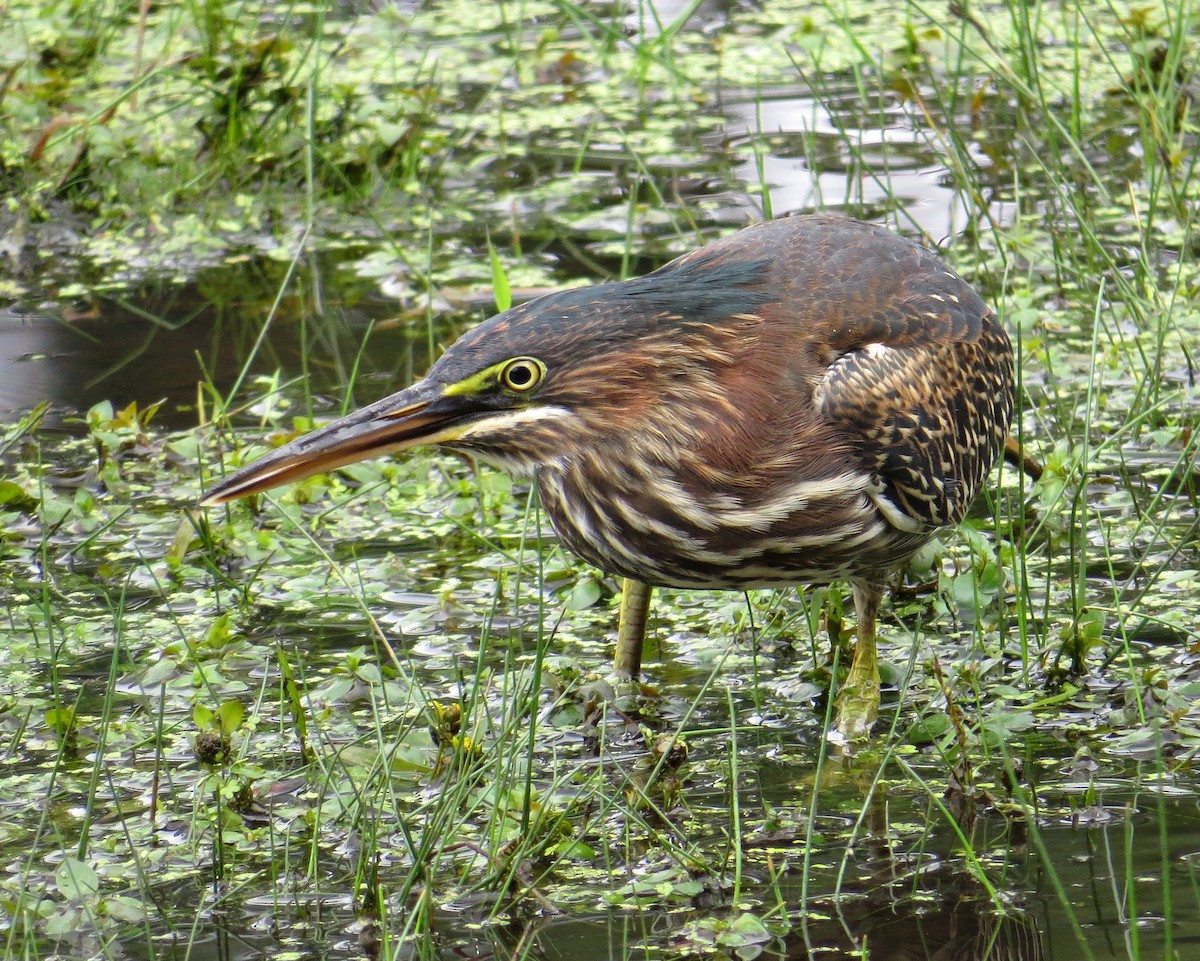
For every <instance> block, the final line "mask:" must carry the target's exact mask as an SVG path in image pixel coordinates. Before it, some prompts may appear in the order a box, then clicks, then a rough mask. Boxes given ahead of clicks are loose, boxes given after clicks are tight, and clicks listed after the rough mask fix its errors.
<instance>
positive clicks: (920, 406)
mask: <svg viewBox="0 0 1200 961" xmlns="http://www.w3.org/2000/svg"><path fill="white" fill-rule="evenodd" d="M1012 407H1013V355H1012V347H1011V345H1010V343H1009V340H1008V337H1007V335H1006V334H1005V332H1004V329H1003V327H1002V326H1001V325H1000V323H999V322H998V321H997V319H996V316H995V314H993V313H992V311H991V310H989V309H988V307H987V306H986V305H985V304H984V302H983V300H982V299H981V298H980V297H979V295H978V294H977V293H976V292H975V291H974V290H973V289H972V288H971V287H970V286H968V285H967V283H966V282H965V281H963V280H962V279H961V278H960V277H958V276H957V275H956V274H955V273H954V272H952V271H951V270H950V269H949V268H948V267H947V266H946V265H945V264H944V263H943V262H942V261H941V260H940V259H939V258H938V257H937V256H936V255H935V254H934V253H932V252H931V251H929V250H927V249H926V248H924V247H922V246H920V245H918V244H916V243H913V242H912V241H909V240H906V239H903V238H901V237H899V236H897V235H895V234H893V233H891V232H890V231H888V230H886V229H884V228H882V227H878V226H873V225H871V224H866V223H861V222H859V221H855V220H849V219H844V218H839V217H832V216H823V215H821V216H797V217H791V218H786V219H781V220H774V221H769V222H766V223H760V224H757V225H755V226H751V227H747V228H745V229H743V230H741V231H738V232H737V233H734V234H732V235H730V236H728V237H726V238H724V239H722V240H719V241H716V242H715V243H712V244H709V245H708V246H705V247H703V248H701V249H699V250H696V251H694V252H692V253H690V254H687V255H685V256H683V257H680V258H679V259H677V260H674V261H672V262H671V263H668V264H667V265H666V266H664V267H662V268H660V269H658V270H656V271H654V272H653V273H650V274H647V275H645V276H643V277H639V278H635V279H633V280H626V281H623V282H619V283H605V284H600V285H597V286H593V287H585V288H580V289H576V290H567V291H563V292H560V293H554V294H549V295H547V296H544V297H540V298H538V299H536V300H533V301H530V302H529V303H526V304H523V305H521V306H519V307H514V308H512V309H511V310H507V311H505V312H503V313H501V314H498V315H497V316H495V317H492V318H491V319H490V320H487V321H485V322H484V323H482V324H480V325H479V326H478V327H476V328H474V329H473V330H471V331H469V332H468V333H466V334H465V335H463V336H462V337H461V338H460V339H459V340H458V341H456V342H455V343H454V344H452V345H451V346H450V348H449V349H447V351H446V352H445V353H444V354H443V355H442V357H441V358H440V359H439V360H438V361H437V363H435V364H434V365H433V367H432V368H431V369H430V371H429V373H428V375H427V376H426V377H425V379H424V380H422V381H420V382H418V383H416V384H414V385H412V386H411V387H408V388H406V389H404V390H402V391H399V392H398V393H395V394H392V395H391V396H390V397H387V398H385V399H383V400H380V401H377V402H376V403H373V404H370V405H369V406H367V407H364V408H362V409H361V410H358V411H356V412H354V413H352V414H349V415H348V416H346V417H343V418H341V419H340V420H337V421H335V422H333V423H331V424H329V425H327V426H325V427H322V428H320V429H318V430H315V431H313V432H312V433H310V434H307V435H305V436H303V437H300V438H298V439H297V440H294V441H292V442H291V443H289V444H286V445H285V446H283V447H280V448H279V449H278V450H275V451H273V452H271V453H269V454H267V455H265V456H264V457H262V458H261V459H259V460H258V461H256V462H254V463H252V464H250V465H249V466H247V467H245V468H243V469H241V470H239V471H238V472H236V473H235V474H233V475H232V476H230V477H227V478H225V479H224V480H222V481H221V482H220V483H218V484H217V485H216V486H215V487H213V488H212V489H211V490H209V491H208V493H207V494H206V496H205V498H204V501H203V505H204V506H211V505H214V504H221V503H224V502H226V501H230V500H233V499H235V498H238V497H245V496H247V495H250V494H255V493H258V492H259V491H263V490H266V489H268V488H271V487H275V486H277V485H279V484H285V483H288V482H289V481H295V480H298V479H300V478H302V477H306V476H308V475H309V474H313V473H317V472H321V471H328V470H331V469H333V468H335V467H339V466H341V465H344V464H349V463H352V462H354V461H358V460H361V459H363V458H366V457H371V456H374V455H377V454H382V453H384V452H386V451H395V450H403V449H404V448H408V447H413V446H416V445H419V444H436V445H440V446H442V447H446V448H449V449H451V450H455V451H459V452H462V453H466V454H470V455H473V456H475V457H478V458H479V459H481V460H484V461H487V462H489V463H492V464H494V465H496V466H498V467H500V468H502V469H503V470H506V471H509V472H510V473H512V474H515V475H520V476H530V475H532V476H533V477H535V478H536V483H537V488H538V492H539V494H540V497H541V503H542V506H543V508H544V509H545V511H546V513H547V514H548V515H549V517H550V521H551V523H552V524H553V526H554V529H555V531H556V532H557V533H558V536H559V538H560V540H561V542H562V543H563V544H564V545H565V546H566V547H567V548H568V549H569V550H571V551H573V552H574V553H575V554H577V555H578V556H580V557H582V558H583V559H584V560H586V561H588V562H589V563H591V564H594V565H595V566H596V567H599V568H601V569H602V570H605V571H609V572H611V573H615V574H620V575H621V576H623V577H624V578H625V584H624V587H625V592H624V596H623V598H622V604H621V618H620V621H621V622H620V627H619V630H618V641H617V657H616V664H615V667H616V670H617V672H618V673H621V674H624V675H636V674H637V673H638V672H639V671H640V668H641V649H642V642H643V638H644V634H645V624H646V614H647V610H648V605H649V597H650V589H651V587H652V586H653V585H659V586H670V587H686V588H713V589H719V590H739V591H740V590H747V589H750V588H765V587H780V586H784V585H789V584H794V583H796V582H807V583H822V584H823V583H829V582H831V581H843V582H848V583H849V585H850V587H851V591H852V594H853V598H854V606H855V611H856V614H857V644H856V648H855V654H854V658H853V662H852V664H851V667H850V671H849V674H848V676H847V678H846V680H845V682H844V683H843V685H842V688H841V691H840V692H839V695H838V715H839V719H838V729H839V731H840V732H841V733H842V734H843V735H844V736H845V737H847V738H848V739H855V738H860V737H863V736H865V735H866V734H867V733H868V732H869V730H870V727H871V725H872V724H873V723H874V721H875V718H876V716H877V713H878V707H879V671H878V666H877V660H876V646H875V621H876V616H877V613H878V610H879V605H880V601H881V599H882V596H883V592H884V587H885V584H886V582H887V581H888V579H889V577H890V576H891V575H892V574H894V573H895V572H896V571H897V570H898V569H899V568H901V567H903V565H904V564H905V563H906V562H907V561H908V560H909V559H910V558H911V557H912V555H913V554H914V553H915V552H916V551H917V550H918V549H919V548H920V547H921V546H922V545H923V544H925V543H926V542H927V541H929V539H930V538H931V537H932V536H933V535H934V533H935V532H936V531H937V530H938V529H939V528H942V527H944V526H946V525H948V524H955V523H957V522H958V521H960V520H962V518H963V516H964V515H965V514H966V511H967V508H968V506H969V505H970V503H971V500H972V499H973V498H974V497H975V495H976V493H977V492H978V491H979V489H980V488H981V486H982V485H983V483H984V480H985V478H986V476H987V474H988V472H989V470H990V469H991V468H992V466H993V465H994V464H995V462H996V460H997V458H998V457H999V455H1000V451H1001V450H1002V448H1003V447H1004V442H1005V437H1006V436H1007V432H1008V421H1009V416H1010V415H1011V413H1012Z"/></svg>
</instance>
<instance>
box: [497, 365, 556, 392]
mask: <svg viewBox="0 0 1200 961" xmlns="http://www.w3.org/2000/svg"><path fill="white" fill-rule="evenodd" d="M545 376H546V365H545V364H543V363H542V362H541V361H540V360H534V358H532V357H514V358H513V359H512V360H510V361H509V362H508V363H506V364H505V365H504V366H503V367H501V368H500V383H501V384H503V385H504V386H505V387H506V388H508V389H509V390H511V391H514V392H515V393H518V394H527V393H529V392H530V391H531V390H533V389H534V388H535V387H537V385H538V384H540V383H541V382H542V378H544V377H545Z"/></svg>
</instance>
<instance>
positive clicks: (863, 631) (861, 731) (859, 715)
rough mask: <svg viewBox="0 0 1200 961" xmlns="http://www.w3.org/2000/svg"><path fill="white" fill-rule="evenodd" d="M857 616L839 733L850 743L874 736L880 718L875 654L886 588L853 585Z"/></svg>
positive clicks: (839, 703) (839, 699)
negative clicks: (869, 735) (855, 637)
mask: <svg viewBox="0 0 1200 961" xmlns="http://www.w3.org/2000/svg"><path fill="white" fill-rule="evenodd" d="M851 590H852V591H853V593H854V612H855V614H856V615H857V617H858V625H857V634H858V643H856V644H855V645H854V660H853V662H851V664H850V673H849V674H847V675H846V680H845V681H844V682H843V683H842V688H841V690H840V691H838V697H837V720H836V722H835V724H834V727H835V730H836V731H837V732H838V733H839V734H841V735H842V737H844V738H845V739H846V740H847V741H858V740H861V739H862V738H865V737H866V736H867V735H868V734H870V733H871V727H872V725H874V723H875V719H876V718H877V717H878V716H879V662H878V658H877V656H876V650H875V618H876V616H877V615H878V614H879V602H880V601H881V600H882V599H883V586H882V585H881V584H877V583H868V582H859V583H855V584H852V585H851Z"/></svg>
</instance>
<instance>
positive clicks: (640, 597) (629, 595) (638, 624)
mask: <svg viewBox="0 0 1200 961" xmlns="http://www.w3.org/2000/svg"><path fill="white" fill-rule="evenodd" d="M653 590H654V588H652V587H651V586H650V585H649V584H643V583H641V582H640V581H634V580H630V579H629V578H628V577H626V578H624V579H623V580H622V581H621V618H620V621H619V622H618V625H617V653H616V654H615V655H614V656H613V672H614V673H615V674H616V675H617V676H618V677H625V678H636V677H637V676H638V675H639V674H641V673H642V645H643V644H644V643H645V641H646V620H647V618H648V617H649V616H650V593H651V592H652V591H653Z"/></svg>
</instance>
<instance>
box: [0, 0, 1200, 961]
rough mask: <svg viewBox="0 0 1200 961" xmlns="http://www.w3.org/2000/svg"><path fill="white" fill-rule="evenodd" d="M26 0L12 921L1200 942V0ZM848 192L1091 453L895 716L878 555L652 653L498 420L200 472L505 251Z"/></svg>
mask: <svg viewBox="0 0 1200 961" xmlns="http://www.w3.org/2000/svg"><path fill="white" fill-rule="evenodd" d="M7 13H8V16H9V17H11V18H12V21H11V22H12V24H14V25H15V26H14V29H12V30H11V31H6V34H7V35H6V37H5V38H4V39H3V41H0V79H2V80H3V82H2V83H0V182H3V184H4V187H5V193H6V201H7V202H6V205H5V207H4V209H3V210H2V211H0V232H2V233H3V238H4V239H3V242H2V244H3V246H2V250H3V254H4V260H3V267H2V269H0V295H2V296H3V298H4V304H5V306H4V307H3V310H2V311H0V344H2V345H3V350H2V351H0V409H2V410H4V411H5V415H4V418H3V420H2V421H0V425H2V426H0V598H2V601H0V633H2V634H3V643H2V644H0V664H2V665H3V667H2V668H0V731H2V732H3V734H4V754H3V759H4V773H3V776H2V777H0V805H2V806H3V810H4V818H3V821H2V823H0V851H2V852H3V864H4V865H5V871H4V872H3V873H0V937H2V940H3V944H4V955H3V956H4V957H5V958H47V957H61V958H77V957H137V958H143V957H144V958H150V957H154V958H165V959H175V958H179V959H182V958H188V957H191V958H195V957H206V956H211V957H222V958H255V957H264V956H266V957H287V956H296V957H329V958H343V957H345V958H349V957H361V956H364V955H365V956H369V957H404V958H408V957H421V958H443V957H444V958H449V957H457V956H463V955H467V956H472V957H492V956H499V957H530V958H542V957H545V958H555V957H571V958H609V957H670V958H685V957H696V956H705V957H738V958H753V957H758V956H767V957H789V958H807V957H822V958H863V957H866V958H872V959H891V958H895V959H900V958H904V959H913V958H942V957H954V958H996V959H1000V958H1022V959H1038V958H1046V959H1054V961H1068V959H1072V961H1073V959H1118V958H1120V959H1126V958H1132V959H1158V958H1164V959H1171V958H1179V959H1187V958H1189V957H1192V956H1193V955H1194V954H1195V952H1196V951H1197V950H1200V949H1198V948H1197V943H1198V942H1200V920H1197V919H1198V918H1200V805H1198V803H1197V789H1198V782H1200V778H1198V776H1197V770H1196V752H1197V749H1198V747H1200V702H1198V698H1200V657H1198V654H1200V574H1198V573H1197V572H1198V570H1200V519H1198V518H1200V513H1198V511H1197V500H1198V497H1200V470H1198V467H1197V465H1198V462H1200V458H1198V456H1197V450H1198V445H1200V441H1198V440H1197V433H1196V424H1197V420H1198V419H1200V418H1198V415H1197V387H1196V345H1197V344H1200V271H1198V270H1197V267H1196V255H1197V253H1198V252H1200V241H1198V239H1197V233H1196V231H1195V229H1194V222H1195V219H1196V214H1197V212H1198V211H1200V179H1198V178H1197V170H1196V164H1197V158H1198V152H1197V141H1198V136H1197V126H1196V125H1197V113H1196V110H1197V108H1196V103H1195V101H1196V95H1197V93H1198V91H1200V78H1198V77H1197V76H1196V75H1195V73H1194V72H1193V67H1192V64H1193V62H1194V58H1195V41H1194V37H1195V36H1197V35H1200V30H1198V29H1197V28H1198V27H1200V24H1198V23H1197V21H1198V19H1200V11H1197V9H1196V8H1195V6H1194V5H1193V4H1191V3H1190V2H1187V0H1178V2H1174V3H1164V4H1162V5H1154V6H1143V7H1136V8H1120V7H1114V6H1110V5H1105V4H1096V5H1094V6H1093V5H1089V4H1086V3H1078V4H1062V5H1042V6H1037V5H1030V4H1020V3H1016V2H1013V3H1011V4H996V5H992V6H988V7H972V8H970V9H966V8H958V7H951V8H938V9H936V10H935V9H933V8H929V7H926V6H925V5H923V4H921V3H916V2H908V3H902V2H896V3H888V2H872V3H863V4H861V5H856V4H853V3H844V4H836V5H822V4H819V3H801V2H775V0H766V2H763V3H761V4H755V5H751V4H740V3H728V4H723V3H695V2H693V3H675V4H671V3H667V2H660V3H658V4H657V5H651V4H649V3H629V4H619V3H618V4H600V3H596V4H591V3H580V4H574V3H567V2H564V0H560V2H545V3H539V2H526V3H520V2H496V3H492V4H478V3H456V2H445V3H439V4H404V3H398V4H394V5H392V6H388V7H386V8H379V9H375V8H371V9H361V10H360V9H354V8H353V5H343V6H339V7H338V8H336V9H332V8H326V7H324V6H321V5H314V6H304V7H301V6H284V7H280V6H279V5H276V4H271V5H263V6H254V5H222V4H206V5H204V6H202V7H201V6H189V5H179V6H176V5H163V6H161V7H153V8H147V9H146V10H145V11H144V15H141V14H140V13H139V11H138V10H137V9H126V8H125V7H122V6H120V5H117V4H91V5H84V6H83V7H81V6H79V5H73V4H66V3H63V4H57V3H51V4H45V3H42V4H19V3H14V4H10V5H9V8H8V10H7ZM465 24H470V25H471V27H470V28H469V29H465V28H464V25H465ZM811 209H829V210H835V211H840V212H844V213H846V214H849V215H853V216H859V217H863V218H867V219H872V220H877V221H880V222H884V223H888V224H890V225H892V226H894V227H895V228H896V229H898V230H900V231H901V232H903V233H906V234H909V235H912V236H925V237H926V238H927V239H928V240H929V241H931V242H933V243H936V244H938V245H939V246H941V247H942V249H943V250H944V253H945V256H946V257H947V258H948V259H949V260H950V261H951V262H952V263H953V264H954V266H955V267H956V268H957V269H958V270H959V271H960V272H961V273H963V274H964V276H966V277H968V278H969V279H970V280H971V281H972V282H973V283H975V284H976V285H977V286H978V287H979V289H980V290H981V291H982V292H983V293H984V295H985V297H986V299H987V300H988V301H989V302H990V303H992V304H993V305H994V306H995V308H996V309H997V311H998V313H999V314H1000V316H1001V317H1002V319H1003V320H1004V322H1005V324H1006V326H1007V327H1008V329H1009V331H1010V333H1011V334H1012V336H1013V338H1014V344H1015V346H1016V348H1017V351H1018V358H1019V368H1020V376H1021V391H1020V395H1019V411H1020V413H1019V416H1018V418H1017V419H1016V421H1015V422H1014V425H1013V431H1014V434H1015V435H1016V436H1018V437H1019V438H1020V439H1021V441H1022V443H1023V444H1024V446H1025V448H1026V450H1027V451H1028V452H1029V453H1030V454H1031V455H1032V456H1034V457H1035V458H1037V459H1038V460H1040V461H1041V462H1042V463H1043V464H1044V466H1045V468H1046V471H1045V473H1044V474H1043V476H1042V477H1041V479H1040V480H1037V481H1033V480H1031V479H1029V478H1028V477H1026V476H1024V475H1022V474H1019V473H1016V472H1014V471H1013V470H1012V469H1011V468H1008V467H1006V468H1004V469H1002V470H998V471H997V472H996V475H995V477H994V480H993V483H992V484H990V485H989V489H988V491H987V492H986V493H985V495H984V496H983V497H981V498H980V501H979V503H978V504H977V505H976V507H975V509H974V510H973V512H972V515H971V517H970V519H969V520H968V522H967V523H966V524H964V525H963V527H962V529H960V530H958V531H947V532H946V533H945V534H944V535H943V536H942V537H941V538H940V540H939V542H938V543H937V544H936V545H934V546H933V547H931V548H930V549H929V550H927V551H925V552H924V553H923V554H922V555H921V556H920V557H919V558H918V559H917V561H915V562H914V564H913V568H912V570H910V571H909V572H907V573H906V575H905V578H904V581H903V583H902V584H900V585H898V586H897V588H896V589H895V590H894V591H893V592H892V597H891V600H890V601H889V602H888V603H887V605H886V606H885V610H884V612H883V615H882V622H881V634H882V638H881V642H882V656H883V660H884V665H883V666H884V670H885V681H886V682H888V685H889V686H888V690H887V691H886V692H885V711H884V717H883V720H882V722H881V725H880V733H879V734H878V736H877V737H876V739H875V740H874V741H873V742H872V743H871V745H870V747H869V748H866V749H864V750H860V751H859V752H857V753H856V754H855V755H854V756H853V757H850V758H846V757H843V756H840V755H838V754H837V753H836V752H834V751H833V750H832V749H831V747H830V746H829V744H828V742H827V740H826V737H825V734H826V731H827V727H828V723H829V698H828V691H829V687H830V683H831V679H833V678H836V676H837V673H838V671H839V670H843V669H844V667H845V665H846V664H847V663H848V661H847V657H848V644H849V638H850V635H851V629H852V624H851V623H850V622H851V621H852V615H851V614H850V613H849V610H850V607H851V605H850V603H849V597H848V594H847V595H846V596H845V597H843V596H842V592H841V591H839V590H838V589H836V588H832V589H823V588H822V589H812V588H809V589H797V590H795V591H785V592H760V593H754V594H752V595H749V596H742V595H737V594H721V593H711V592H687V591H663V592H659V593H657V594H656V597H655V602H654V606H653V609H652V635H651V640H650V643H649V645H648V656H647V663H646V665H645V671H646V678H647V683H646V684H645V685H644V686H643V687H641V688H639V689H637V690H632V689H628V688H620V687H617V688H614V687H613V685H612V684H611V683H610V680H609V679H608V678H606V676H605V668H606V664H607V661H608V658H609V657H610V656H611V649H612V643H613V639H614V634H615V626H616V606H615V599H614V589H615V587H616V585H615V584H614V583H613V582H612V580H611V579H609V578H606V577H604V576H602V575H601V574H600V573H598V572H596V571H594V570H590V569H588V568H586V567H585V566H583V565H582V564H580V563H579V562H577V561H576V560H574V559H573V558H572V557H570V556H569V555H567V554H565V553H563V552H562V551H561V550H559V549H558V548H557V547H556V546H555V544H554V542H553V537H552V535H551V532H550V530H549V528H548V527H547V525H546V524H545V522H544V520H542V519H541V518H540V516H539V514H538V511H537V507H536V503H535V502H534V499H533V497H532V496H531V494H530V491H529V490H528V488H527V487H525V486H523V485H520V484H516V485H514V484H513V483H512V482H511V481H509V480H508V479H507V478H506V477H504V476H503V475H501V474H498V473H496V472H494V471H491V470H488V469H486V468H478V469H477V468H475V467H474V466H473V465H470V464H467V463H465V462H463V461H460V460H457V459H454V458H448V457H440V456H433V455H430V454H428V453H426V452H416V453H415V454H413V455H409V456H405V457H403V458H401V459H395V460H386V459H385V460H380V461H372V462H368V463H364V464H360V465H355V466H353V467H350V468H346V469H344V470H342V471H340V472H338V473H337V474H335V475H331V476H328V477H318V478H313V479H310V480H308V481H305V482H303V483H301V484H298V485H296V486H294V487H292V488H289V489H286V490H283V491H280V492H276V493H275V494H273V495H271V496H269V497H266V498H264V499H263V500H262V502H261V503H258V504H237V505H233V506H231V507H229V508H228V509H220V510H214V511H211V512H207V513H203V512H199V511H197V510H196V509H195V503H196V501H197V500H198V498H199V496H200V494H201V492H202V490H203V489H204V488H205V486H206V485H207V484H208V483H209V482H210V479H211V478H213V477H216V476H219V475H220V474H221V473H222V472H223V471H224V470H227V469H231V468H232V467H234V466H236V465H238V464H240V463H243V462H245V461H247V460H249V459H250V458H253V457H254V456H256V455H257V454H258V453H260V452H261V451H263V450H265V449H267V448H268V447H269V446H271V445H273V444H275V443H277V442H279V440H280V439H282V438H285V437H290V436H292V434H293V433H294V432H295V431H298V430H304V429H306V428H307V427H308V426H309V425H310V424H311V423H312V422H313V420H314V419H316V420H323V419H326V418H328V417H330V416H333V415H334V414H336V413H339V412H341V411H343V410H345V409H347V408H348V407H350V406H353V405H358V404H362V403H365V402H367V401H370V400H373V399H376V398H377V397H380V396H383V395H385V394H387V393H389V392H391V391H392V390H395V389H397V388H398V387H400V386H402V385H403V384H404V383H407V382H408V381H410V380H412V379H413V378H414V377H416V376H419V375H420V373H421V372H422V371H423V370H424V369H425V367H426V366H427V364H428V362H429V358H430V357H431V356H436V353H437V351H438V348H439V345H444V344H446V343H448V342H449V341H450V340H452V339H453V337H454V336H455V335H456V334H457V332H459V331H461V330H463V329H465V328H466V327H467V326H470V325H471V324H473V323H475V322H477V321H478V320H479V319H481V318H482V317H484V316H486V315H487V314H488V313H490V312H492V311H493V310H494V307H495V299H496V298H497V297H501V298H502V297H503V296H504V293H503V291H504V290H505V288H508V289H510V290H511V291H512V292H513V293H514V295H515V296H517V297H524V296H528V295H529V293H530V292H531V291H534V290H540V289H544V288H557V287H563V286H568V285H575V284H579V283H586V282H591V281H594V280H599V279H608V278H612V277H621V276H629V275H632V274H636V273H642V272H644V271H646V270H649V269H651V268H653V267H655V266H657V265H659V264H661V263H662V262H664V261H665V260H666V259H668V258H669V257H671V256H673V255H674V254H677V253H680V252H682V251H684V250H688V249H691V248H693V247H695V246H698V245H699V244H701V243H703V242H704V241H705V240H706V239H711V238H712V237H715V236H717V235H719V234H721V233H723V232H725V231H727V230H730V229H733V228H734V227H736V226H738V225H741V224H744V223H747V222H750V221H752V220H756V219H760V218H762V217H763V216H781V215H784V214H787V213H792V212H796V211H803V210H811ZM491 251H494V253H491ZM159 401H162V402H163V403H162V405H161V406H157V407H156V406H155V405H156V404H158V402H159ZM843 609H845V610H846V611H847V612H848V613H847V614H846V616H845V617H844V618H843ZM831 638H832V640H833V642H834V643H831Z"/></svg>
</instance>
